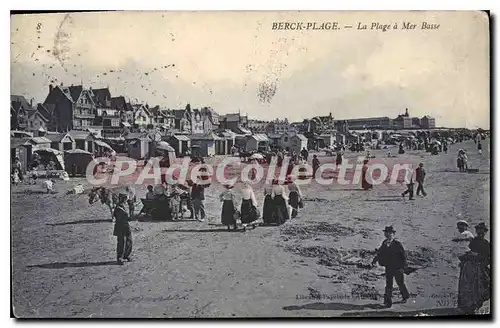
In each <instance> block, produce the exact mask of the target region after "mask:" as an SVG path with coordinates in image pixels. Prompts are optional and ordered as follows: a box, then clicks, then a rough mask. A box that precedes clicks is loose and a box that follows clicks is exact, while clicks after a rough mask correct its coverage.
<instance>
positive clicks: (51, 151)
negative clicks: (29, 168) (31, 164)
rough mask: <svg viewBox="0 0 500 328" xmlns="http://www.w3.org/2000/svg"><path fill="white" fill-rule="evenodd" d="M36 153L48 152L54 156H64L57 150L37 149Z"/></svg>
mask: <svg viewBox="0 0 500 328" xmlns="http://www.w3.org/2000/svg"><path fill="white" fill-rule="evenodd" d="M34 152H35V153H37V152H42V153H43V152H47V153H52V154H54V155H59V154H62V153H63V152H62V151H60V150H57V149H53V148H42V149H37V150H35V151H34Z"/></svg>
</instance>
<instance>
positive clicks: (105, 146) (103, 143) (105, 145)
mask: <svg viewBox="0 0 500 328" xmlns="http://www.w3.org/2000/svg"><path fill="white" fill-rule="evenodd" d="M95 144H96V145H98V146H101V147H104V148H108V149H111V150H113V148H112V147H111V146H110V145H108V144H107V143H105V142H104V141H101V140H96V141H95Z"/></svg>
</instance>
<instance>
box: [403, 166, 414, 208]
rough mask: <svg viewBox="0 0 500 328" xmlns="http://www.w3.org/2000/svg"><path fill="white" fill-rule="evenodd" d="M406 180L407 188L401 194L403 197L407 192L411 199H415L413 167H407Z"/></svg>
mask: <svg viewBox="0 0 500 328" xmlns="http://www.w3.org/2000/svg"><path fill="white" fill-rule="evenodd" d="M405 182H406V190H405V191H404V192H403V193H402V194H401V196H403V198H405V195H406V194H409V196H410V197H409V198H408V199H409V200H413V199H414V198H413V170H412V169H411V167H407V168H406V171H405Z"/></svg>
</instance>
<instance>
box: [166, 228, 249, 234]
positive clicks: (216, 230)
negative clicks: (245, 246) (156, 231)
mask: <svg viewBox="0 0 500 328" xmlns="http://www.w3.org/2000/svg"><path fill="white" fill-rule="evenodd" d="M235 231H236V232H237V231H241V230H240V229H238V230H233V229H232V228H231V230H227V228H220V229H165V230H162V232H194V233H196V232H235Z"/></svg>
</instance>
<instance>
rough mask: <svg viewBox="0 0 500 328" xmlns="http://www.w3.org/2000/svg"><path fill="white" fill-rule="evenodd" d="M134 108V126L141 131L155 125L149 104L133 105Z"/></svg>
mask: <svg viewBox="0 0 500 328" xmlns="http://www.w3.org/2000/svg"><path fill="white" fill-rule="evenodd" d="M132 107H133V108H134V123H133V126H134V128H136V129H139V130H140V131H145V130H147V129H149V128H152V127H153V115H151V112H150V111H149V105H147V104H146V105H141V104H138V105H132Z"/></svg>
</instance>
